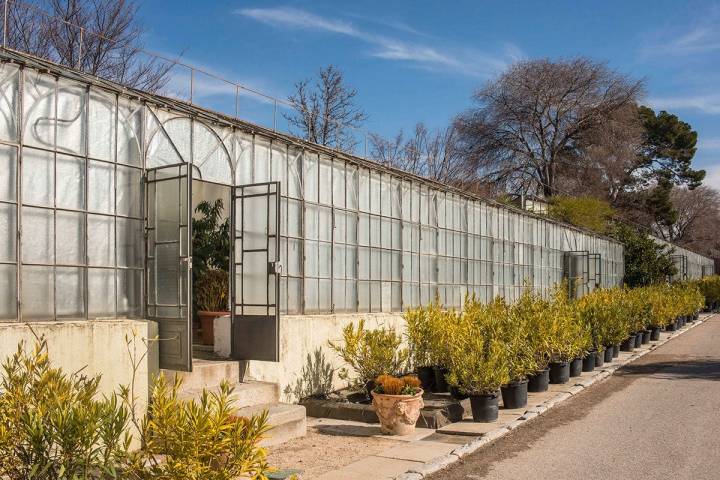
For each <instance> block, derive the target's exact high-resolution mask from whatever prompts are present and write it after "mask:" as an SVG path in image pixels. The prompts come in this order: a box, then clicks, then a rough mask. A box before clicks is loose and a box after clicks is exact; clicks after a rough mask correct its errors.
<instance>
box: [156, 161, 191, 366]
mask: <svg viewBox="0 0 720 480" xmlns="http://www.w3.org/2000/svg"><path fill="white" fill-rule="evenodd" d="M189 168H190V167H189V165H188V164H186V163H183V164H178V165H169V166H164V167H159V168H153V169H149V170H147V172H146V178H145V181H146V188H145V205H146V208H145V232H146V239H147V240H146V242H145V245H146V249H147V250H146V252H145V253H146V259H147V267H146V281H147V290H146V291H147V292H148V295H147V305H146V308H147V317H148V319H150V320H153V321H155V322H157V324H158V336H159V341H158V345H159V351H160V368H165V369H170V370H181V371H188V372H189V371H191V370H192V334H191V332H192V328H191V322H192V285H191V283H192V270H191V269H192V257H191V254H190V245H191V239H192V232H191V229H192V223H191V221H190V215H191V212H190V205H191V198H192V197H191V195H192V191H191V190H192V180H191V177H190V175H189Z"/></svg>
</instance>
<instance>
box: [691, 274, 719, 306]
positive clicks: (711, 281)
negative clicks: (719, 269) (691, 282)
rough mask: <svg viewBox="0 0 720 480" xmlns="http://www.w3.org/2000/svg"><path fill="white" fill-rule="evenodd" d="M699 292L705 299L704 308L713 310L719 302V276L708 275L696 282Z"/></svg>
mask: <svg viewBox="0 0 720 480" xmlns="http://www.w3.org/2000/svg"><path fill="white" fill-rule="evenodd" d="M697 286H698V288H699V289H700V292H701V293H702V294H703V296H704V297H705V307H706V308H713V307H714V306H716V304H717V303H718V302H720V275H710V276H709V277H704V278H702V279H700V280H698V281H697Z"/></svg>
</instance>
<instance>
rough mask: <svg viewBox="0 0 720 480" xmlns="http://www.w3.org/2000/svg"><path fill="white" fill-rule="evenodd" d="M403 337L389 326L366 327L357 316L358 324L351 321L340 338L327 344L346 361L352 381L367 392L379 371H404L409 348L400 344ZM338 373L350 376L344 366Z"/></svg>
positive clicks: (393, 373)
mask: <svg viewBox="0 0 720 480" xmlns="http://www.w3.org/2000/svg"><path fill="white" fill-rule="evenodd" d="M401 344H402V337H401V336H400V335H399V334H397V333H396V332H395V330H393V329H390V328H384V327H383V328H377V329H375V330H368V329H366V328H365V320H360V321H359V322H358V324H357V328H356V327H355V325H354V324H352V323H350V324H348V325H347V326H345V328H343V342H342V343H335V342H332V341H330V342H329V345H330V348H331V349H332V350H334V351H335V352H336V353H337V354H338V355H339V356H340V358H342V359H343V361H345V363H346V364H347V365H348V366H349V367H350V368H352V369H353V370H354V371H355V373H356V378H354V379H351V380H352V383H354V384H358V383H359V384H360V385H362V386H363V387H364V389H365V392H366V393H367V396H368V397H369V396H370V392H371V391H372V390H373V389H374V388H375V379H376V378H377V377H379V376H380V375H385V374H390V375H399V374H400V373H402V372H404V371H406V370H405V369H406V367H407V361H408V355H409V354H408V350H407V349H406V348H401V347H400V346H401ZM338 376H339V377H340V378H342V379H345V380H348V379H350V373H349V371H348V369H347V368H343V369H341V370H340V372H339V374H338Z"/></svg>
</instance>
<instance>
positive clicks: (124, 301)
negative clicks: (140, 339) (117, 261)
mask: <svg viewBox="0 0 720 480" xmlns="http://www.w3.org/2000/svg"><path fill="white" fill-rule="evenodd" d="M142 273H143V272H142V270H118V271H117V289H118V298H117V310H118V311H117V314H118V315H124V316H127V317H130V318H137V317H140V316H141V315H142V283H143V279H142Z"/></svg>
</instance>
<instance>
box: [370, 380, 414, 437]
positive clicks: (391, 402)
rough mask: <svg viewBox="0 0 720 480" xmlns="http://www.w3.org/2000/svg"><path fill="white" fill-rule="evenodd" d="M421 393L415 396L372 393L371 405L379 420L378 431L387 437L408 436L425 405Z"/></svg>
mask: <svg viewBox="0 0 720 480" xmlns="http://www.w3.org/2000/svg"><path fill="white" fill-rule="evenodd" d="M422 394H423V391H422V390H420V391H419V392H418V393H417V394H415V395H386V394H384V393H376V392H372V404H373V407H374V408H375V413H376V414H377V416H378V419H379V420H380V431H381V432H382V433H385V434H387V435H410V434H411V433H413V432H414V431H415V423H417V420H418V418H419V417H420V410H422V408H423V406H424V405H425V404H424V402H423V398H422Z"/></svg>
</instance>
